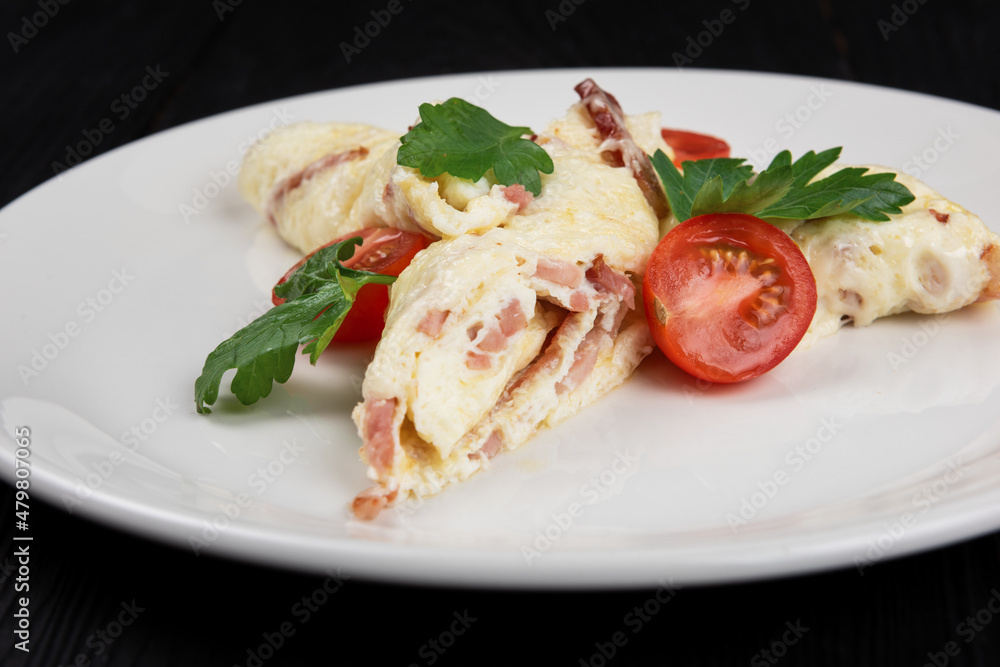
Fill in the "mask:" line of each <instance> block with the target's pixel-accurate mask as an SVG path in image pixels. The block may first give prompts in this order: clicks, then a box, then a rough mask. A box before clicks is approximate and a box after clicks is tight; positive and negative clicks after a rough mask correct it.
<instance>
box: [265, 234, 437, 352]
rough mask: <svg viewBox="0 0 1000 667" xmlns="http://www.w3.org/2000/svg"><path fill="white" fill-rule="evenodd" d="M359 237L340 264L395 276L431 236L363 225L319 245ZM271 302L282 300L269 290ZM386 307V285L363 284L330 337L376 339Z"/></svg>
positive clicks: (354, 340) (351, 340) (343, 340)
mask: <svg viewBox="0 0 1000 667" xmlns="http://www.w3.org/2000/svg"><path fill="white" fill-rule="evenodd" d="M357 236H360V237H361V239H362V243H361V245H360V246H357V247H356V248H355V249H354V254H353V255H352V256H351V257H350V258H349V259H347V260H344V262H343V264H344V266H346V267H347V268H349V269H357V270H359V271H371V272H373V273H381V274H383V275H387V276H398V275H399V274H400V273H402V271H403V269H405V268H406V267H407V266H409V264H410V260H412V259H413V256H414V255H416V254H417V253H418V252H420V251H421V250H423V249H424V248H426V247H427V246H428V245H429V244H430V243H431V239H429V238H427V237H426V236H424V235H423V234H416V233H414V232H405V231H403V230H401V229H391V228H388V227H367V228H365V229H362V230H359V231H357V232H353V233H351V234H345V235H344V236H341V237H340V238H337V239H334V240H333V241H330V242H329V243H327V244H326V245H324V246H322V247H323V248H325V247H327V246H331V245H333V244H335V243H340V242H341V241H345V240H347V239H350V238H354V237H357ZM318 250H319V248H317V249H316V250H314V251H313V252H311V253H310V254H309V255H307V256H306V257H303V258H302V259H301V260H299V262H298V263H297V264H296V265H295V266H293V267H292V268H290V269H289V270H288V272H287V273H285V275H284V276H283V277H282V278H281V280H279V281H278V285H280V284H281V283H283V282H285V281H286V280H288V279H289V278H290V277H291V275H292V274H293V273H295V272H296V271H297V270H298V269H299V267H301V266H302V265H303V264H305V262H306V260H307V259H309V257H312V256H313V255H314V254H315V253H316V252H317V251H318ZM271 302H272V303H273V304H274V305H276V306H278V305H280V304H282V303H284V302H285V300H284V299H282V298H281V297H279V296H277V295H276V294H275V293H274V290H271ZM388 306H389V286H388V285H365V286H364V287H362V288H361V289H360V290H358V294H357V297H356V298H355V301H354V305H353V306H351V310H350V312H349V313H347V316H346V317H345V318H344V321H343V322H342V323H341V325H340V328H339V329H337V333H336V334H334V336H333V340H335V341H337V342H339V343H357V342H361V341H367V340H378V338H379V337H381V336H382V329H383V328H384V327H385V320H384V318H385V309H386V308H388Z"/></svg>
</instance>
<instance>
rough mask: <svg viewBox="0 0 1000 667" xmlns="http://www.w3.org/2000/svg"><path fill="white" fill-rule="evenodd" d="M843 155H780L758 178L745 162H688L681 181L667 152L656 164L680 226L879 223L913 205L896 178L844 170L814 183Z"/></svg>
mask: <svg viewBox="0 0 1000 667" xmlns="http://www.w3.org/2000/svg"><path fill="white" fill-rule="evenodd" d="M840 150H841V149H840V148H831V149H828V150H825V151H823V152H821V153H816V152H814V151H809V152H808V153H806V154H805V155H803V156H802V157H800V158H799V159H798V160H796V161H795V162H792V154H791V153H789V152H788V151H782V152H780V153H778V155H776V156H775V157H774V159H773V160H772V161H771V164H770V165H768V167H767V169H765V170H764V171H762V172H760V173H758V174H754V171H753V167H752V166H750V165H748V164H745V162H746V160H745V159H743V158H712V159H706V160H694V161H688V162H684V163H683V165H682V167H683V169H684V173H683V175H682V174H681V173H680V172H679V171H678V170H677V168H676V167H675V166H674V164H673V162H671V161H670V158H668V157H667V156H666V155H665V154H664V153H663V151H656V153H655V154H654V155H653V157H652V161H653V166H654V167H655V168H656V172H657V173H658V174H659V175H660V180H661V181H663V186H664V189H665V190H666V193H667V199H668V200H669V201H670V207H671V208H672V209H673V212H674V215H675V216H676V217H677V220H678V221H679V222H684V221H685V220H687V219H688V218H693V217H695V216H698V215H702V214H705V213H749V214H751V215H755V216H757V217H758V218H765V219H766V218H791V219H802V220H811V219H813V218H823V217H826V216H830V215H838V214H841V213H848V212H850V213H851V214H852V215H855V216H857V217H859V218H861V219H863V220H872V221H877V222H878V221H885V220H888V219H889V216H888V215H887V214H890V213H891V214H896V213H901V212H902V209H901V207H902V206H905V205H906V204H909V203H910V202H912V201H913V200H914V197H913V193H911V192H910V191H909V189H908V188H907V187H906V186H905V185H903V184H902V183H899V182H898V181H896V180H895V178H896V175H895V174H892V173H877V174H869V173H866V172H867V171H868V169H867V168H865V167H845V168H844V169H841V170H839V171H837V172H835V173H833V174H831V175H829V176H826V177H825V178H822V179H820V180H817V181H813V179H814V178H815V177H816V175H817V174H819V172H821V171H822V170H823V169H826V168H827V167H829V166H830V165H831V164H833V163H834V162H835V161H836V160H837V158H838V157H840ZM810 181H812V182H810Z"/></svg>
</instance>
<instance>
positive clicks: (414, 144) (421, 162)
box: [396, 97, 553, 197]
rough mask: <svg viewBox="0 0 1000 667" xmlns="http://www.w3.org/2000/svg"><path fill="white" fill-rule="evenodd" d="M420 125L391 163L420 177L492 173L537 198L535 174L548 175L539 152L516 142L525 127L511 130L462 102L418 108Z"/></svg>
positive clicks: (538, 184) (476, 176) (543, 154)
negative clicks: (415, 170) (408, 168)
mask: <svg viewBox="0 0 1000 667" xmlns="http://www.w3.org/2000/svg"><path fill="white" fill-rule="evenodd" d="M420 121H421V122H420V123H418V124H417V125H416V127H414V128H413V129H412V130H410V131H409V132H407V133H406V134H405V135H403V137H402V138H401V139H400V141H401V142H402V145H401V146H400V147H399V151H398V152H397V153H396V162H397V163H398V164H400V165H402V166H404V167H413V168H414V169H419V170H420V173H421V174H422V175H423V176H425V177H426V178H434V177H436V176H440V175H441V174H443V173H445V172H447V173H449V174H451V175H452V176H457V177H458V178H466V179H469V180H471V181H478V180H479V179H480V178H482V177H483V176H484V175H486V172H487V171H489V170H490V169H492V170H493V175H494V177H496V179H497V182H499V183H500V184H502V185H514V184H515V183H520V184H521V185H523V186H524V189H525V190H528V191H529V192H531V193H532V194H533V195H535V196H536V197H537V196H538V195H540V194H541V192H542V179H541V176H539V175H538V172H542V173H543V174H551V173H552V169H553V164H552V158H551V157H549V154H548V153H546V152H545V149H543V148H542V147H541V146H539V145H538V144H536V143H535V142H533V141H530V140H528V139H524V138H522V137H523V135H525V134H531V128H528V127H511V126H510V125H507V124H505V123H502V122H501V121H499V120H497V119H496V118H494V117H493V116H492V115H490V113H489V112H488V111H486V110H485V109H482V108H480V107H477V106H476V105H474V104H470V103H468V102H466V101H465V100H463V99H459V98H457V97H453V98H451V99H450V100H448V101H447V102H444V103H442V104H421V105H420Z"/></svg>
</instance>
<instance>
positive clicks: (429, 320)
mask: <svg viewBox="0 0 1000 667" xmlns="http://www.w3.org/2000/svg"><path fill="white" fill-rule="evenodd" d="M448 314H449V311H447V310H428V311H427V314H426V315H424V316H423V318H422V319H421V320H420V323H419V324H418V325H417V331H419V332H420V333H422V334H425V335H427V336H430V337H431V338H437V337H438V335H439V334H440V333H441V329H442V327H444V321H445V320H447V319H448Z"/></svg>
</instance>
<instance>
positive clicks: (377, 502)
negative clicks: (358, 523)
mask: <svg viewBox="0 0 1000 667" xmlns="http://www.w3.org/2000/svg"><path fill="white" fill-rule="evenodd" d="M396 493H397V492H396V491H395V490H393V491H390V490H388V489H386V488H384V487H381V486H373V487H371V488H369V489H366V490H364V491H362V492H361V493H359V494H358V495H357V497H356V498H355V499H354V502H352V503H351V511H352V512H353V513H354V516H356V517H357V518H359V519H361V520H363V521H371V520H372V519H374V518H375V517H377V516H378V514H379V512H381V511H382V510H383V509H385V508H386V506H387V505H388V504H389V503H391V502H392V501H393V500H395V499H396Z"/></svg>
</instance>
